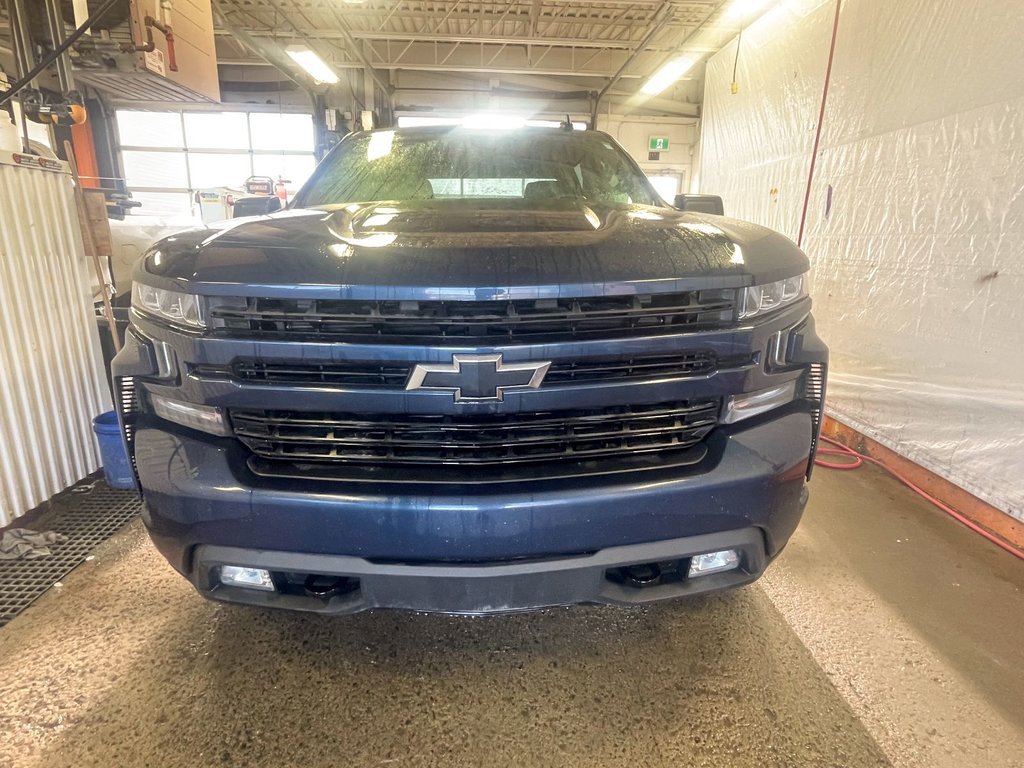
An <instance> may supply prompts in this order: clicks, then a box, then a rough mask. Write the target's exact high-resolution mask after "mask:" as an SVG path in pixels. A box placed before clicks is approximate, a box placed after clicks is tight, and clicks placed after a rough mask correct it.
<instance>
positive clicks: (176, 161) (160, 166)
mask: <svg viewBox="0 0 1024 768" xmlns="http://www.w3.org/2000/svg"><path fill="white" fill-rule="evenodd" d="M121 158H122V160H123V161H124V177H125V181H126V182H127V183H128V186H129V187H183V188H186V189H187V188H188V175H187V174H186V172H185V154H184V153H183V152H135V151H126V152H122V153H121Z"/></svg>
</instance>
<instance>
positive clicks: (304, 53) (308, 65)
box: [284, 45, 338, 85]
mask: <svg viewBox="0 0 1024 768" xmlns="http://www.w3.org/2000/svg"><path fill="white" fill-rule="evenodd" d="M284 50H285V53H287V54H288V55H289V56H290V57H291V58H292V61H294V62H295V63H296V64H298V65H299V66H300V67H302V69H303V70H304V71H305V72H306V74H308V75H309V76H310V77H312V78H313V79H314V80H316V81H317V82H318V83H326V84H328V85H334V84H335V83H337V82H338V76H337V75H336V74H335V72H334V70H333V69H331V68H330V67H329V66H328V65H327V62H326V61H324V60H323V59H321V58H320V56H318V55H317V54H316V52H315V51H311V50H310V49H309V48H306V47H305V46H303V45H289V46H288V47H287V48H285V49H284Z"/></svg>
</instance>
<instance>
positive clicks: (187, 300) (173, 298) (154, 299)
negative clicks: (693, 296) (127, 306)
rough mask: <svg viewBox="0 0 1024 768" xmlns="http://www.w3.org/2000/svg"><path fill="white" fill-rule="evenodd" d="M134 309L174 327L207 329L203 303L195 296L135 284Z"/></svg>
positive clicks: (133, 294)
mask: <svg viewBox="0 0 1024 768" xmlns="http://www.w3.org/2000/svg"><path fill="white" fill-rule="evenodd" d="M132 308H133V309H135V310H136V311H137V312H142V313H143V314H146V315H152V316H153V317H156V318H159V319H160V320H166V321H167V322H169V323H172V324H173V325H183V326H186V327H188V328H205V327H206V323H205V322H204V320H203V312H202V301H201V299H200V297H199V296H196V295H195V294H191V293H179V292H178V291H165V290H163V289H162V288H154V287H153V286H151V285H143V284H142V283H135V284H134V285H132Z"/></svg>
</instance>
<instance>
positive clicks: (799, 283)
mask: <svg viewBox="0 0 1024 768" xmlns="http://www.w3.org/2000/svg"><path fill="white" fill-rule="evenodd" d="M806 295H807V275H806V274H803V275H797V276H796V277H788V278H786V279H785V280H776V281H775V282H774V283H765V284H764V285H755V286H752V287H750V288H744V289H743V291H742V293H741V296H740V320H743V319H745V318H748V317H756V316H758V315H763V314H765V313H767V312H771V311H773V310H776V309H778V308H779V307H784V306H786V305H787V304H792V303H793V302H794V301H799V300H800V299H802V298H804V297H805V296H806Z"/></svg>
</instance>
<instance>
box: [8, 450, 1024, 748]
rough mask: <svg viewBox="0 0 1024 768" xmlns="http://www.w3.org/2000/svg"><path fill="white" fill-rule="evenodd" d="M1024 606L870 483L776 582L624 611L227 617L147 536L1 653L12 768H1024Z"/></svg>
mask: <svg viewBox="0 0 1024 768" xmlns="http://www.w3.org/2000/svg"><path fill="white" fill-rule="evenodd" d="M140 574H141V575H140ZM1022 587H1024V563H1022V562H1020V561H1018V560H1015V559H1014V558H1012V557H1011V556H1010V555H1008V554H1006V553H1003V552H1001V551H999V550H998V549H996V548H995V547H992V546H991V545H989V544H987V543H986V542H984V541H983V540H982V539H981V538H980V537H978V536H976V535H974V534H972V533H970V532H969V531H967V530H966V529H964V528H962V527H961V526H959V525H958V524H956V523H954V522H952V521H950V520H948V519H947V518H945V517H944V516H943V515H942V514H941V513H939V512H937V511H934V510H932V509H931V508H929V507H928V506H927V505H925V504H924V503H922V502H919V501H918V500H917V499H916V498H915V497H913V496H912V495H911V494H910V493H909V492H907V491H905V490H904V489H903V488H902V487H901V486H899V485H898V484H896V483H895V482H894V481H891V480H889V479H888V478H886V477H884V476H882V475H881V474H879V473H878V472H876V471H875V470H873V469H867V468H866V469H863V470H861V471H858V472H848V473H838V472H829V471H825V470H819V471H818V472H817V474H816V477H815V479H814V482H813V487H812V496H811V505H810V507H809V509H808V512H807V515H806V517H805V521H804V523H803V525H802V527H801V528H800V530H799V531H798V532H797V535H796V536H795V537H794V539H793V541H792V542H791V544H790V546H789V548H788V549H787V551H786V552H785V554H784V555H783V556H782V557H781V558H780V559H779V560H778V561H777V562H776V563H775V564H774V566H773V567H772V569H771V570H770V571H769V574H768V575H767V576H766V577H765V578H764V579H762V580H761V581H760V582H759V583H758V584H757V585H754V586H752V587H749V588H746V589H743V590H739V591H736V592H732V593H728V594H724V595H718V596H713V597H706V598H698V599H694V600H691V601H689V602H677V603H672V604H662V605H659V606H655V607H649V608H639V609H630V610H622V609H611V608H573V609H559V610H551V611H547V612H544V613H538V614H531V615H519V616H510V617H491V618H483V619H466V618H450V617H442V616H423V615H406V614H399V613H387V612H381V613H371V614H362V615H358V616H354V617H349V618H337V619H328V618H320V617H314V616H306V615H292V614H285V613H271V612H264V611H259V610H253V609H247V608H238V607H230V606H221V605H215V604H212V603H208V602H205V601H203V600H201V599H200V598H199V597H197V596H196V595H195V594H193V593H192V591H191V588H190V587H189V586H188V585H187V584H185V582H184V581H182V580H181V579H180V578H179V577H177V575H175V574H174V573H173V572H172V571H171V569H170V568H169V567H168V566H167V565H166V564H165V563H164V562H163V561H162V560H161V559H160V557H159V556H158V555H157V554H156V552H155V551H154V550H153V549H152V547H151V546H150V545H149V543H148V541H147V539H146V537H145V534H144V532H143V530H142V528H141V525H140V524H139V523H138V522H136V523H134V524H132V525H130V526H129V527H128V528H127V529H126V530H124V531H123V532H122V533H121V534H119V535H118V536H117V537H115V538H114V539H113V540H111V541H110V542H108V543H107V544H105V545H104V546H103V547H102V548H101V549H100V550H99V551H97V553H96V557H95V559H94V560H92V561H90V562H87V563H85V564H83V565H82V566H81V567H80V568H78V569H77V570H76V571H75V572H74V573H73V574H71V575H70V576H69V577H68V578H67V579H66V580H65V582H64V584H63V586H61V587H59V588H56V589H53V590H51V591H50V592H49V593H48V594H46V595H45V596H44V597H43V598H41V599H40V600H39V601H38V602H37V603H36V604H35V605H34V606H33V607H31V608H30V609H28V610H27V611H26V612H25V613H23V614H22V615H21V616H20V617H18V618H17V619H15V620H14V621H13V622H12V623H11V624H10V625H8V626H7V627H6V628H5V629H3V630H0V766H76V767H79V766H87V765H96V766H149V765H152V766H160V768H173V766H211V765H239V766H242V765H245V766H249V765H252V766H267V767H268V768H280V767H284V766H302V768H315V767H317V766H380V765H401V766H420V765H424V766H425V765H437V766H446V767H447V766H511V765H515V766H520V767H525V766H535V765H544V766H548V765H559V766H561V765H566V766H588V767H590V766H663V765H664V766H668V765H671V766H687V767H690V766H693V767H696V766H715V767H716V768H722V767H723V766H726V767H729V766H758V767H760V766H786V767H787V768H792V767H794V766H812V765H813V766H874V765H896V766H928V767H929V768H942V767H944V766H956V767H957V768H962V766H974V765H985V766H986V768H1000V767H1001V766H1008V767H1009V766H1022V765H1024V627H1022V623H1021V620H1022V618H1024V591H1022Z"/></svg>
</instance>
